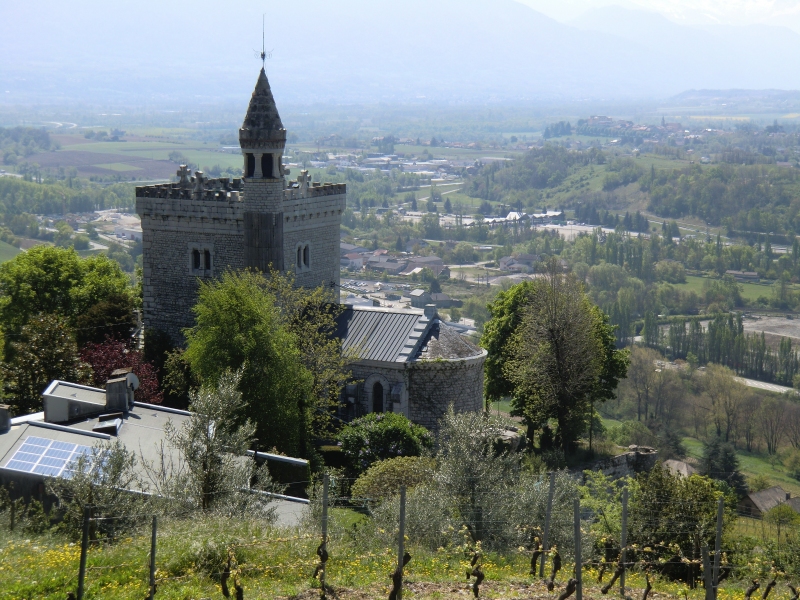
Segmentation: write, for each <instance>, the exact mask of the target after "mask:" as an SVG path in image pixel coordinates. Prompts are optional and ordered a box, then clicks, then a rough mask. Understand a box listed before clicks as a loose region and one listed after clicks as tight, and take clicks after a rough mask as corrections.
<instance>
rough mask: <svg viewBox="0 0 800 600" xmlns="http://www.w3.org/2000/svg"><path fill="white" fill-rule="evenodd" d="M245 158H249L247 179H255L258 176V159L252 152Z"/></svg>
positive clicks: (246, 172)
mask: <svg viewBox="0 0 800 600" xmlns="http://www.w3.org/2000/svg"><path fill="white" fill-rule="evenodd" d="M245 157H246V158H247V169H246V171H245V177H253V176H254V175H255V174H256V157H255V156H254V155H253V154H252V153H251V152H248V153H247V154H246V155H245Z"/></svg>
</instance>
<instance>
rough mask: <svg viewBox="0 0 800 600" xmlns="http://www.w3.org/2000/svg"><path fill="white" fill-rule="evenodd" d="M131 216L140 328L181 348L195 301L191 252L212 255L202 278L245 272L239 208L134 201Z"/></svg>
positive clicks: (175, 201) (177, 201)
mask: <svg viewBox="0 0 800 600" xmlns="http://www.w3.org/2000/svg"><path fill="white" fill-rule="evenodd" d="M136 212H137V213H138V214H139V216H140V217H141V219H142V251H143V257H142V259H143V276H144V306H143V309H144V310H143V313H144V314H143V319H144V323H145V326H146V327H147V328H149V329H160V330H163V331H165V332H166V333H168V334H169V335H170V337H171V338H172V339H173V341H174V342H175V343H181V342H183V334H182V333H181V330H182V329H183V328H184V327H191V326H192V325H193V324H194V319H193V316H192V313H191V308H192V306H194V304H195V302H196V300H197V282H198V274H196V273H195V272H193V270H192V264H191V250H192V248H193V247H198V248H201V249H208V250H209V251H210V253H211V263H212V264H211V266H212V269H211V271H210V272H209V273H203V274H201V275H200V276H201V277H202V276H212V277H217V276H219V275H220V274H221V273H223V272H224V271H225V270H227V269H241V268H243V267H244V232H243V226H242V218H241V203H222V202H207V201H198V200H191V199H169V198H141V197H138V198H137V199H136Z"/></svg>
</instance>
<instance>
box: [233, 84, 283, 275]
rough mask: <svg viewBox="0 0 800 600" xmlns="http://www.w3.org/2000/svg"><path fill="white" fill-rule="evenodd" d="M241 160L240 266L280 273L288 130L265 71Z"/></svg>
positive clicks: (243, 134) (243, 136) (242, 137)
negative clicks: (241, 225) (242, 242)
mask: <svg viewBox="0 0 800 600" xmlns="http://www.w3.org/2000/svg"><path fill="white" fill-rule="evenodd" d="M239 146H240V147H241V149H242V155H243V156H244V169H243V173H244V180H243V187H244V263H245V266H246V267H249V268H253V269H258V270H260V271H268V270H269V268H270V267H272V268H275V269H281V270H282V269H283V190H284V187H285V184H284V180H283V151H284V149H285V147H286V130H285V129H284V128H283V123H281V117H280V115H279V114H278V107H277V106H275V99H274V98H273V97H272V90H271V89H270V87H269V81H268V80H267V74H266V73H265V72H264V69H261V73H260V74H259V76H258V82H256V89H255V90H253V96H252V98H250V106H249V107H248V108H247V114H246V115H245V117H244V123H242V128H241V129H240V130H239Z"/></svg>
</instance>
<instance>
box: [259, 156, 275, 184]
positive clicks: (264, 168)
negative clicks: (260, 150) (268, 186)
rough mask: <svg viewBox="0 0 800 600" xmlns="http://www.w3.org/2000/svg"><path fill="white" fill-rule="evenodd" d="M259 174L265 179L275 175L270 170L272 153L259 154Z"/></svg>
mask: <svg viewBox="0 0 800 600" xmlns="http://www.w3.org/2000/svg"><path fill="white" fill-rule="evenodd" d="M261 176H262V177H264V178H265V179H273V178H274V177H275V175H274V173H273V172H272V154H262V155H261Z"/></svg>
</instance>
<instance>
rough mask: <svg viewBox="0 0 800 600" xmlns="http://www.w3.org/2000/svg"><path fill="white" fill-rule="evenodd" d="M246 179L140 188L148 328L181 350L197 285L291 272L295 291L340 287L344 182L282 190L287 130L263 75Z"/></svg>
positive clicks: (252, 109) (198, 178)
mask: <svg viewBox="0 0 800 600" xmlns="http://www.w3.org/2000/svg"><path fill="white" fill-rule="evenodd" d="M239 143H240V145H241V149H242V155H243V158H244V169H243V174H244V177H243V178H234V179H229V178H226V177H222V178H219V179H208V178H206V177H204V175H203V173H202V172H201V171H196V172H195V173H194V176H191V174H190V173H189V170H188V169H187V168H186V167H185V166H181V168H180V169H179V170H178V178H179V181H178V182H177V183H166V184H159V185H149V186H144V187H137V188H136V212H137V213H138V215H139V216H140V217H141V219H142V255H143V256H142V260H143V271H144V272H143V276H144V281H143V287H144V299H143V301H144V310H143V313H144V314H143V317H144V325H145V328H146V329H149V330H160V331H163V332H165V333H167V334H168V335H169V336H170V337H171V338H172V340H173V341H174V342H175V343H178V344H179V343H182V341H183V333H182V332H183V329H184V328H187V327H191V326H192V325H193V324H194V315H193V314H192V307H193V306H194V304H195V302H196V301H197V287H198V282H199V281H200V280H202V279H206V278H213V277H219V276H220V275H221V274H222V273H223V272H225V271H227V270H240V269H245V268H253V269H258V270H261V271H267V270H268V269H269V267H270V266H271V267H272V268H274V269H278V270H283V271H287V272H290V273H293V274H294V276H295V281H296V283H297V284H298V285H301V286H305V287H315V286H319V285H324V286H325V287H329V288H331V289H333V290H335V289H337V288H338V284H339V228H340V226H341V222H342V212H343V211H344V209H345V205H346V199H347V190H346V187H345V185H344V184H330V183H312V182H311V178H310V177H309V174H308V172H307V171H303V172H302V173H301V174H300V176H299V177H298V178H297V180H296V181H289V182H286V180H285V179H284V175H285V174H286V171H285V170H284V168H283V152H284V150H285V147H286V130H285V129H284V127H283V123H282V122H281V118H280V115H279V114H278V109H277V106H276V105H275V99H274V98H273V96H272V91H271V89H270V85H269V81H268V80H267V75H266V73H265V72H264V70H263V69H262V70H261V72H260V73H259V76H258V81H257V82H256V87H255V90H254V91H253V95H252V97H251V98H250V105H249V106H248V109H247V114H246V115H245V118H244V123H242V127H241V129H240V130H239Z"/></svg>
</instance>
